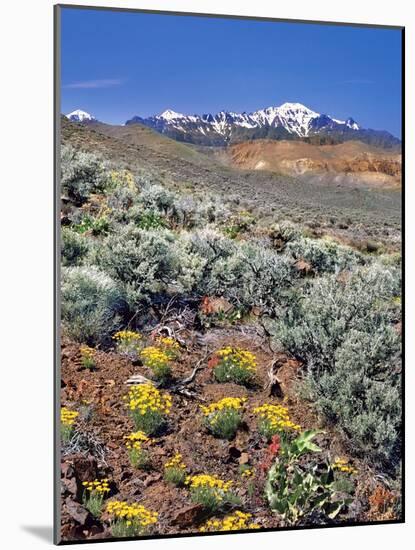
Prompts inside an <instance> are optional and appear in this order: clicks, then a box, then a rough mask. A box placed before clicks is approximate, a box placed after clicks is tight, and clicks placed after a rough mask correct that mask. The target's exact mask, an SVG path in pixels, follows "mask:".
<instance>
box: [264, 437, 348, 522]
mask: <svg viewBox="0 0 415 550" xmlns="http://www.w3.org/2000/svg"><path fill="white" fill-rule="evenodd" d="M318 433H319V431H318V430H306V431H304V432H302V433H301V434H300V435H299V436H298V437H296V438H295V439H293V440H285V441H284V440H282V439H281V440H277V441H276V440H274V442H273V445H272V446H271V447H273V450H274V453H275V462H274V463H273V465H272V466H271V468H270V469H269V472H268V476H267V481H266V484H265V494H266V498H267V500H268V503H269V505H270V507H271V509H272V510H274V511H275V512H277V513H278V514H279V515H280V516H281V517H282V518H283V521H284V522H285V524H287V525H294V524H298V522H299V521H301V520H302V519H303V518H307V517H309V516H311V515H314V516H316V515H317V516H318V515H320V516H321V518H322V520H323V521H324V520H325V519H324V518H326V519H327V518H328V519H334V518H335V517H336V516H337V515H338V514H339V513H340V512H341V510H342V509H343V508H344V507H345V506H346V505H347V504H349V503H350V502H351V498H348V497H346V498H345V497H344V496H341V495H339V494H337V492H336V484H335V480H334V476H333V471H332V468H331V467H330V466H327V467H326V468H325V469H324V470H322V469H321V467H320V466H319V464H318V463H316V462H314V461H313V460H310V461H309V462H305V461H304V460H301V458H302V457H303V456H304V455H306V454H313V453H319V452H321V449H320V447H318V446H317V445H316V444H315V443H314V441H313V439H314V438H315V437H316V435H317V434H318ZM277 437H278V436H277ZM279 443H280V444H279Z"/></svg>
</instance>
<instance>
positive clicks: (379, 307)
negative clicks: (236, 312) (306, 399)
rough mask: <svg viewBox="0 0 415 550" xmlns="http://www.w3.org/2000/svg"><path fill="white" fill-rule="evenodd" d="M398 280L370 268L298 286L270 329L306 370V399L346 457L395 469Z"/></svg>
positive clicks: (393, 272)
mask: <svg viewBox="0 0 415 550" xmlns="http://www.w3.org/2000/svg"><path fill="white" fill-rule="evenodd" d="M399 288H400V274H399V271H398V270H396V269H394V268H391V267H390V268H387V267H385V266H380V265H376V264H373V265H371V266H369V267H367V268H359V269H357V270H356V271H355V272H354V273H352V274H350V275H349V276H348V277H346V278H345V279H340V280H338V279H337V278H336V277H334V276H327V277H325V278H322V279H318V280H316V281H313V282H312V283H309V284H307V285H304V287H303V288H302V289H300V290H299V291H298V292H297V293H296V294H295V297H294V299H293V301H292V303H291V304H290V306H289V307H288V308H287V310H286V312H285V314H284V315H283V316H282V317H281V318H280V319H279V320H278V321H277V322H276V323H275V324H274V331H275V332H274V335H275V338H276V340H277V342H279V344H280V345H282V346H283V348H285V349H287V350H289V351H290V352H291V353H293V354H294V355H295V356H297V357H298V358H300V359H301V360H302V361H303V362H304V363H305V365H306V386H307V389H308V390H309V391H310V397H311V398H312V399H313V401H315V403H316V406H317V408H318V409H319V410H321V411H322V412H324V414H325V415H326V417H327V418H328V419H329V420H331V421H333V422H335V423H336V424H337V425H338V426H339V427H341V429H342V431H343V432H344V434H345V435H346V436H347V437H348V438H349V444H350V446H351V447H352V448H353V451H354V452H357V453H360V454H365V455H366V456H367V457H368V458H370V459H371V460H372V462H374V463H376V464H378V465H379V464H380V463H383V464H387V465H389V466H390V467H395V466H396V464H397V448H398V447H399V442H400V432H399V430H400V422H401V409H400V401H401V398H400V373H399V370H400V368H399V361H400V359H399V348H400V343H399V340H400V339H399V335H398V334H397V332H396V330H395V328H394V326H393V322H394V321H395V320H396V318H397V317H398V311H397V308H399V304H398V303H396V302H395V301H394V297H395V296H397V295H399Z"/></svg>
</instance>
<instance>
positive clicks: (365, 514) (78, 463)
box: [61, 327, 390, 540]
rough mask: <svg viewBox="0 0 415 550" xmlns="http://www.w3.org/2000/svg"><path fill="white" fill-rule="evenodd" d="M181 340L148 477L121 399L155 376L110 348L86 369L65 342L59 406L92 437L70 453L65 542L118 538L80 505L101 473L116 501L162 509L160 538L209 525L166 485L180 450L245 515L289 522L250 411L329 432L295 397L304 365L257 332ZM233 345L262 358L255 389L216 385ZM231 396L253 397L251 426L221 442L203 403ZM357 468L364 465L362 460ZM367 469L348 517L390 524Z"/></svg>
mask: <svg viewBox="0 0 415 550" xmlns="http://www.w3.org/2000/svg"><path fill="white" fill-rule="evenodd" d="M182 337H183V335H182ZM183 342H184V344H185V346H186V348H187V349H183V351H182V353H181V355H180V358H179V359H178V360H177V361H176V362H175V364H174V370H173V376H174V380H173V381H172V382H171V384H170V388H169V387H166V388H165V391H169V392H170V393H171V395H172V398H173V405H172V408H171V413H170V415H169V417H168V426H167V428H166V430H165V431H164V432H163V433H162V435H160V436H159V437H156V438H153V439H152V442H151V443H150V444H149V445H148V451H149V454H150V456H151V466H150V468H149V469H147V470H145V471H143V470H138V469H134V468H133V467H132V466H131V464H130V461H129V458H128V454H127V450H126V447H125V441H124V439H123V438H124V436H126V435H128V434H129V433H131V432H132V431H134V426H133V422H132V419H131V417H130V416H129V413H128V410H127V408H126V406H125V401H124V400H123V397H124V396H125V395H126V393H127V392H128V385H127V384H126V382H127V380H128V379H129V378H130V377H131V376H133V375H143V376H145V377H148V378H149V377H150V373H149V371H148V369H147V368H145V367H144V366H142V365H141V364H140V363H139V361H132V360H131V359H129V358H128V357H124V356H122V355H120V354H118V353H116V352H115V351H111V350H110V351H106V352H104V351H97V352H96V354H95V362H96V368H95V369H94V370H88V369H85V368H84V367H83V366H82V363H81V356H80V352H79V345H78V344H76V343H73V342H71V341H69V340H66V339H64V340H63V343H62V380H61V405H62V406H66V407H68V408H71V409H73V410H75V409H76V410H78V411H80V415H79V419H78V421H77V432H78V433H80V434H87V435H85V437H86V439H85V441H84V440H82V437H80V438H79V440H77V441H76V442H75V443H72V442H71V444H70V445H69V446H65V447H63V449H62V494H61V499H62V501H61V502H62V507H61V512H62V513H61V534H62V538H63V539H64V540H75V539H76V540H79V539H94V538H109V537H111V534H110V532H109V528H108V522H105V516H104V517H103V518H102V519H101V520H97V519H95V518H93V516H91V514H90V513H89V512H88V511H87V510H86V509H85V508H84V507H83V506H82V482H83V481H91V480H93V479H95V478H102V477H108V478H109V480H110V487H111V493H110V494H109V496H108V498H112V497H114V498H116V499H117V500H127V501H129V502H140V503H142V504H144V505H145V506H146V507H147V508H149V509H150V510H153V511H157V512H158V514H159V520H158V523H157V525H156V528H155V533H156V534H175V533H197V532H198V530H199V527H200V525H201V524H202V523H203V522H204V521H205V519H206V517H205V516H204V515H203V512H202V510H201V509H200V506H198V505H195V504H192V502H191V500H190V496H189V491H188V490H187V489H186V488H185V487H183V488H177V487H175V486H173V485H170V484H168V483H167V482H166V481H165V480H164V479H163V465H164V463H165V462H166V461H167V460H168V459H169V458H170V457H172V456H173V455H174V454H175V452H180V453H181V454H182V455H183V460H184V462H185V463H186V466H187V472H188V473H189V474H197V473H208V474H215V475H217V476H219V477H221V478H222V479H224V480H233V482H234V488H235V491H236V492H237V494H238V496H239V497H240V498H241V500H242V506H241V507H240V509H242V510H243V511H245V512H250V513H251V514H252V516H253V520H254V521H255V523H258V524H259V525H260V526H261V527H263V528H273V529H275V528H278V527H279V526H281V519H280V518H279V517H278V515H276V514H275V513H273V512H272V511H271V510H270V508H269V507H268V505H267V502H266V501H265V499H264V496H263V486H264V480H265V474H266V468H265V467H264V464H266V458H267V444H266V442H265V441H264V440H263V439H262V438H261V437H260V435H259V434H258V432H257V430H256V419H255V417H254V415H253V414H252V412H251V411H252V409H253V407H254V406H256V405H258V404H263V403H283V404H284V405H285V406H287V407H288V409H289V412H290V415H291V417H292V419H293V420H294V421H295V422H296V423H298V424H300V425H301V427H302V428H304V429H306V428H318V427H321V426H322V422H321V420H320V418H319V417H318V415H317V414H316V412H315V411H314V410H313V407H312V404H310V403H308V402H304V401H303V400H302V399H300V397H299V396H298V394H297V392H296V386H297V382H298V380H299V378H300V376H301V365H300V364H299V363H298V362H296V361H295V360H293V359H290V358H288V357H286V356H283V355H281V354H275V353H273V352H272V351H271V349H270V348H269V347H268V345H267V343H266V340H265V339H264V338H263V337H262V336H261V335H260V334H258V332H256V330H255V328H254V327H239V328H230V329H210V330H209V331H208V332H207V333H206V334H204V335H203V334H202V335H201V334H195V333H190V332H189V333H187V334H185V335H184V337H183ZM225 345H231V346H239V347H241V348H244V349H247V350H249V351H252V352H253V353H254V354H255V355H256V358H257V363H258V369H257V376H256V380H255V383H254V384H253V385H252V386H251V387H249V388H246V387H244V386H240V385H236V384H233V383H226V384H219V383H217V382H216V381H215V380H214V378H213V374H212V369H211V368H210V367H209V365H208V363H209V357H210V356H211V355H212V353H214V352H215V351H216V350H218V349H220V348H221V347H223V346H225ZM276 362H278V363H279V366H280V368H279V370H278V380H279V384H278V387H277V388H276V387H275V386H273V387H272V388H273V391H272V393H273V394H274V395H271V387H270V385H269V375H268V372H269V370H270V368H271V367H272V365H273V364H275V363H276ZM196 365H199V367H200V370H198V371H197V373H196V375H195V377H194V379H193V381H192V382H191V383H189V384H187V385H186V387H185V394H183V393H179V392H178V391H174V387H177V381H179V380H182V379H184V378H186V377H187V376H189V375H190V374H191V373H192V371H193V369H194V367H195V366H196ZM275 389H277V391H275ZM163 391H164V390H163ZM230 396H232V397H242V396H243V397H246V398H247V401H246V407H245V412H244V423H243V424H242V426H241V427H240V429H239V430H238V433H237V435H236V436H235V438H234V440H232V441H224V440H220V439H217V438H215V437H213V436H212V435H211V434H209V432H208V431H207V430H206V428H205V427H204V426H203V424H202V414H201V411H200V405H202V404H207V403H210V402H213V401H217V400H219V399H221V398H223V397H230ZM324 429H325V433H324V434H322V435H320V436H318V439H317V442H318V444H319V445H320V446H321V447H322V449H324V453H323V454H324V458H327V457H334V456H338V455H341V456H347V454H346V452H345V449H344V447H343V444H342V442H341V440H340V439H339V437H338V436H337V434H336V432H335V430H334V429H333V428H328V427H327V426H325V427H324ZM241 464H249V465H250V466H252V468H253V471H254V475H253V477H251V478H248V479H246V478H242V477H241V473H240V466H241ZM354 464H355V465H356V466H357V468H358V469H359V465H358V464H357V463H356V461H354ZM360 471H361V472H362V471H364V472H365V473H364V474H362V473H360V474H358V476H357V477H356V481H355V483H356V494H358V495H360V498H359V499H358V500H357V501H356V503H354V505H353V506H352V507H351V509H350V511H349V512H348V514H346V515H343V516H342V519H341V521H345V520H349V521H350V520H351V519H353V521H363V520H367V519H372V520H373V519H385V518H384V517H382V515H381V513H380V512H379V513H377V512H376V510H373V506H372V507H370V505H369V504H368V498H369V496H370V494H372V493H373V491H375V490H376V488H377V487H378V483H377V482H376V480H375V478H374V476H373V474H372V473H371V472H370V471H368V470H367V468H365V469H363V468H362V470H360ZM371 514H372V516H371ZM373 515H374V517H373ZM386 519H390V518H386Z"/></svg>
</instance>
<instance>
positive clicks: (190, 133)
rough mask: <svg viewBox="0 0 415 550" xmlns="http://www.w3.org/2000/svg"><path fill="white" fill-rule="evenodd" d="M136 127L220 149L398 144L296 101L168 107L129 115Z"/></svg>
mask: <svg viewBox="0 0 415 550" xmlns="http://www.w3.org/2000/svg"><path fill="white" fill-rule="evenodd" d="M66 116H67V118H69V119H70V120H72V121H76V122H84V123H90V122H97V120H96V118H95V117H93V116H92V115H90V114H89V113H86V112H85V111H81V110H79V109H78V110H76V111H73V112H72V113H69V114H68V115H66ZM132 124H142V125H144V126H147V127H150V128H152V129H153V130H155V131H157V132H159V133H161V134H164V135H166V136H168V137H170V138H173V139H175V140H177V141H183V142H187V143H193V144H197V145H211V146H212V145H214V146H224V145H229V144H233V143H241V142H244V141H250V140H255V139H272V140H305V141H310V142H311V143H318V144H321V143H323V144H325V143H341V142H344V141H349V140H359V141H363V142H366V143H369V144H371V145H376V146H381V147H385V148H395V147H399V146H400V140H399V139H397V138H395V137H394V136H393V135H392V134H390V133H389V132H386V131H379V130H371V129H364V128H362V127H361V126H360V125H359V124H358V123H357V122H355V120H353V118H348V119H346V120H339V119H336V118H333V117H330V116H328V115H326V114H321V113H317V112H315V111H313V110H311V109H309V108H308V107H306V106H304V105H302V104H301V103H284V104H282V105H280V106H279V107H268V108H266V109H260V110H258V111H254V112H252V113H246V112H243V113H235V112H228V111H220V112H219V113H216V114H210V113H208V114H202V115H197V114H195V115H186V114H182V113H177V112H175V111H172V110H170V109H167V110H165V111H164V112H162V113H161V114H159V115H154V116H150V117H147V118H143V117H140V116H134V117H132V118H131V119H129V120H127V121H126V122H125V125H126V126H129V125H132Z"/></svg>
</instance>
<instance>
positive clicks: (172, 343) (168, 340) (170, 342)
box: [156, 336, 180, 350]
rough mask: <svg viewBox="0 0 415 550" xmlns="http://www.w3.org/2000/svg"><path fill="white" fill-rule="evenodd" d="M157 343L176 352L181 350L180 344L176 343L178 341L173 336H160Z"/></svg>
mask: <svg viewBox="0 0 415 550" xmlns="http://www.w3.org/2000/svg"><path fill="white" fill-rule="evenodd" d="M156 341H157V343H158V344H160V345H161V346H163V347H166V348H170V349H174V350H179V349H180V345H179V344H178V342H176V340H175V339H174V338H172V337H171V336H159V337H158V338H157V339H156Z"/></svg>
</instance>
